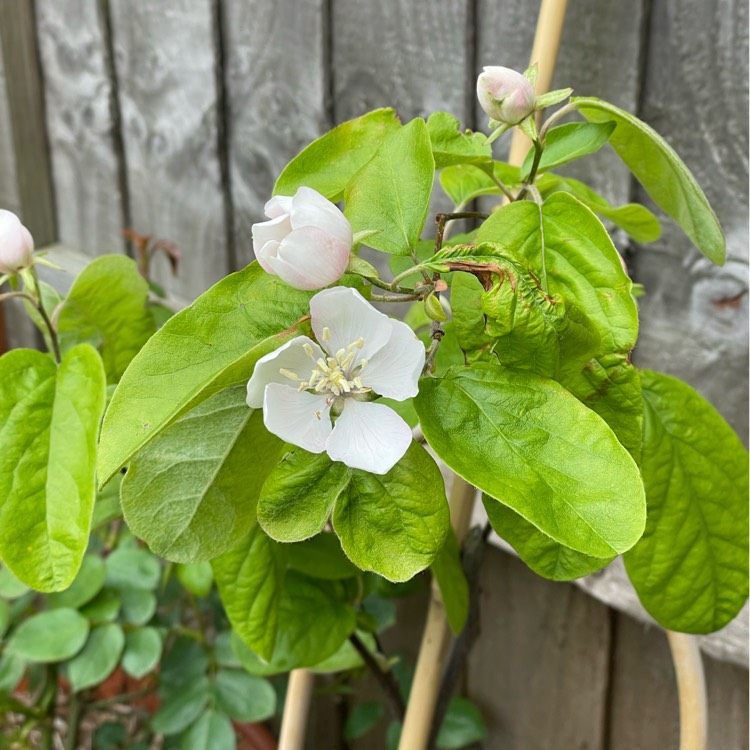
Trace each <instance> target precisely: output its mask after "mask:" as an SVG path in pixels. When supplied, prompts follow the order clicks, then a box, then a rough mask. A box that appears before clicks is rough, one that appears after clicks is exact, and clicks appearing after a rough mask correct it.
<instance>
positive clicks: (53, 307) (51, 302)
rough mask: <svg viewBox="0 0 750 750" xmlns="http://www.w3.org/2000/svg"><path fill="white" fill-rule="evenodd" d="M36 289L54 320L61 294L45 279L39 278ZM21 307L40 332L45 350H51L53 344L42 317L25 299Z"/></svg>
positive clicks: (61, 299) (61, 298)
mask: <svg viewBox="0 0 750 750" xmlns="http://www.w3.org/2000/svg"><path fill="white" fill-rule="evenodd" d="M38 289H39V296H40V297H41V301H42V304H43V305H44V309H45V311H46V312H47V313H48V314H49V316H50V318H51V319H52V320H54V319H55V318H56V313H57V309H58V305H59V304H60V303H61V302H62V301H63V296H62V295H61V294H60V292H58V291H57V289H55V287H53V286H52V285H51V284H48V283H47V282H46V281H41V280H39V281H38ZM23 307H24V310H26V314H27V315H28V316H29V317H30V318H31V320H32V321H33V322H34V325H35V326H36V327H37V328H38V329H39V332H40V333H41V334H42V338H44V344H45V346H46V347H47V351H48V352H51V351H53V349H54V344H53V343H52V339H51V338H50V335H49V328H47V324H46V323H45V322H44V318H43V317H42V316H41V313H40V312H39V310H38V309H37V308H36V307H35V306H34V305H32V304H31V303H30V302H29V301H28V300H26V299H25V300H24V301H23Z"/></svg>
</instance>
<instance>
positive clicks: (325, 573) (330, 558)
mask: <svg viewBox="0 0 750 750" xmlns="http://www.w3.org/2000/svg"><path fill="white" fill-rule="evenodd" d="M287 549H288V553H289V555H288V559H289V567H290V568H294V569H295V570H298V571H299V572H300V573H305V574H306V575H309V576H311V577H312V578H325V579H326V580H329V581H343V580H346V579H347V578H353V577H354V576H356V575H359V570H358V569H357V568H356V567H355V566H354V565H352V564H351V563H350V562H349V560H348V559H347V557H346V555H345V554H344V552H343V550H342V549H341V543H340V542H339V540H338V539H337V538H336V535H335V534H331V533H329V532H323V533H322V534H318V535H317V536H314V537H313V538H312V539H307V540H306V541H304V542H298V543H297V544H290V545H289V546H288V548H287Z"/></svg>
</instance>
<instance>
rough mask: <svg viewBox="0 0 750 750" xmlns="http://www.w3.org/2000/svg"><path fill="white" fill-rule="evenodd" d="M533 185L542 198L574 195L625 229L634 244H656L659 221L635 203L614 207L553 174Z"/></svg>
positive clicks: (569, 179)
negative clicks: (563, 193) (562, 193)
mask: <svg viewBox="0 0 750 750" xmlns="http://www.w3.org/2000/svg"><path fill="white" fill-rule="evenodd" d="M536 186H537V188H539V192H540V193H541V194H542V197H543V198H547V197H548V196H549V195H551V194H552V193H554V192H557V191H564V192H567V193H570V194H571V195H574V196H575V197H576V198H578V200H579V201H581V203H583V205H584V206H588V207H589V208H590V209H591V210H592V211H593V212H594V213H597V214H599V216H603V217H604V218H605V219H609V221H611V222H612V223H613V224H616V225H617V226H618V227H620V228H621V229H624V230H625V231H626V232H627V233H628V234H629V235H630V236H631V237H632V238H633V239H634V240H635V241H636V242H641V243H645V242H655V241H656V240H658V239H659V237H660V236H661V225H660V224H659V220H658V219H657V218H656V216H654V215H653V214H652V213H651V211H649V210H648V209H647V208H646V207H645V206H641V205H640V204H638V203H626V204H625V205H624V206H613V205H612V204H611V203H610V202H609V201H608V200H607V199H606V198H604V197H603V196H601V195H599V193H597V192H595V191H594V190H592V189H591V188H590V187H589V186H588V185H586V184H584V183H583V182H580V181H579V180H575V179H573V178H572V177H560V176H559V175H556V174H545V175H542V177H540V178H539V180H538V181H537V183H536Z"/></svg>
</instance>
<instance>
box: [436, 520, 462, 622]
mask: <svg viewBox="0 0 750 750" xmlns="http://www.w3.org/2000/svg"><path fill="white" fill-rule="evenodd" d="M432 572H433V573H434V575H435V580H436V581H437V584H438V586H439V587H440V597H441V598H442V600H443V605H444V606H445V614H446V617H447V618H448V623H449V624H450V626H451V630H452V631H453V632H454V633H455V634H456V635H458V634H459V633H460V632H461V631H462V630H463V629H464V625H465V624H466V618H467V616H468V614H469V584H468V582H467V580H466V576H465V575H464V569H463V566H462V565H461V549H460V547H459V546H458V540H457V539H456V535H455V534H454V533H453V530H452V529H450V530H449V531H448V536H447V537H446V538H445V544H444V545H443V548H442V549H441V550H440V553H439V554H438V556H437V557H436V558H435V559H434V560H433V562H432Z"/></svg>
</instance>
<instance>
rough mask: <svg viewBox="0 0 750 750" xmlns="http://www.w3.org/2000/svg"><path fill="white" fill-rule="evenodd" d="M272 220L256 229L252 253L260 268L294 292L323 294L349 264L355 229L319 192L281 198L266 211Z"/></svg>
mask: <svg viewBox="0 0 750 750" xmlns="http://www.w3.org/2000/svg"><path fill="white" fill-rule="evenodd" d="M265 212H266V216H268V218H269V221H263V222H260V223H258V224H253V227H252V232H253V250H254V252H255V257H256V258H257V259H258V263H260V265H261V267H262V268H263V270H264V271H267V272H268V273H271V274H274V275H276V276H279V277H280V278H281V279H282V280H283V281H285V282H286V283H287V284H289V286H293V287H294V288H295V289H308V290H310V289H322V288H323V287H324V286H328V285H329V284H333V283H334V282H336V281H338V280H339V279H340V278H341V276H342V275H343V273H344V271H345V270H346V266H347V264H348V263H349V253H350V251H351V249H352V241H353V235H352V225H351V224H350V223H349V220H348V219H347V218H346V217H345V216H344V214H342V213H341V211H340V210H339V209H338V208H337V207H336V206H335V205H334V204H333V203H331V201H329V200H328V199H327V198H325V197H324V196H322V195H321V194H320V193H319V192H318V191H317V190H313V189H312V188H309V187H301V188H299V190H297V192H296V193H295V194H294V197H289V196H286V195H277V196H274V197H273V198H271V200H270V201H268V203H266V206H265Z"/></svg>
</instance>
